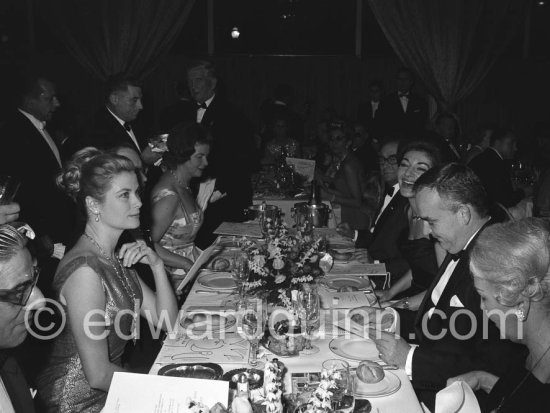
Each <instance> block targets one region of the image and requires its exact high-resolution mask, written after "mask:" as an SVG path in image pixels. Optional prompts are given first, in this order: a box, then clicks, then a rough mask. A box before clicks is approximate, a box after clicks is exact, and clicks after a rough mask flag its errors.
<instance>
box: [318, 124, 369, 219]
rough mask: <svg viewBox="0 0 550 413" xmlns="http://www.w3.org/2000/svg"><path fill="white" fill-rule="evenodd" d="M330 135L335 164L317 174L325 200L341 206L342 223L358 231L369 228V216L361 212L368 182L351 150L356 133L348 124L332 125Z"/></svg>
mask: <svg viewBox="0 0 550 413" xmlns="http://www.w3.org/2000/svg"><path fill="white" fill-rule="evenodd" d="M328 133H329V149H330V152H331V154H332V161H331V163H330V165H329V167H328V170H327V171H326V172H325V173H324V174H323V173H322V172H320V171H317V174H316V178H317V180H318V181H320V182H321V183H322V184H323V191H322V197H323V199H325V200H328V201H330V202H331V203H333V204H339V205H340V206H341V208H342V222H347V223H348V224H349V225H350V227H351V228H354V229H367V228H368V226H369V216H368V215H367V214H365V213H363V212H362V211H361V201H362V198H363V189H364V188H365V182H366V179H365V172H364V169H363V166H362V164H361V162H359V160H358V159H357V157H356V156H355V154H354V153H353V151H352V150H351V143H352V137H353V130H352V129H351V127H350V126H349V125H347V124H346V123H345V122H331V123H330V124H329V130H328Z"/></svg>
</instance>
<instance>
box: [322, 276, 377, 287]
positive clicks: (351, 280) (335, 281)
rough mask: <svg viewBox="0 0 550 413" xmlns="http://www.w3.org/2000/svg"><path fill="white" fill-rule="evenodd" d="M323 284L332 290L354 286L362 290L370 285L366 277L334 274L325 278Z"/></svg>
mask: <svg viewBox="0 0 550 413" xmlns="http://www.w3.org/2000/svg"><path fill="white" fill-rule="evenodd" d="M324 282H325V285H326V286H327V287H328V288H330V289H332V290H339V289H340V288H342V287H346V286H349V287H355V288H357V289H358V290H363V289H365V288H369V287H370V281H369V279H368V278H366V277H365V278H361V277H357V276H353V275H335V276H329V277H326V278H325V281H324Z"/></svg>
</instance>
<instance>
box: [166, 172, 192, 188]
mask: <svg viewBox="0 0 550 413" xmlns="http://www.w3.org/2000/svg"><path fill="white" fill-rule="evenodd" d="M170 173H171V174H172V177H173V178H174V180H175V181H176V183H177V184H178V186H180V187H181V188H185V189H187V190H188V191H191V188H190V187H189V185H185V184H184V183H183V182H182V181H181V179H179V178H178V176H177V175H176V173H175V172H174V170H173V169H170Z"/></svg>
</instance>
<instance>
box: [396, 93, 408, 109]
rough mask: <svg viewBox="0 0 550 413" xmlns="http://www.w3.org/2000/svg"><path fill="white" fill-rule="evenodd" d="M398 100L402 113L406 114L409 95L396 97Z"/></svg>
mask: <svg viewBox="0 0 550 413" xmlns="http://www.w3.org/2000/svg"><path fill="white" fill-rule="evenodd" d="M397 97H398V98H399V101H400V102H401V107H402V108H403V112H405V113H406V112H407V106H408V105H409V95H408V94H407V95H403V96H399V95H398V96H397Z"/></svg>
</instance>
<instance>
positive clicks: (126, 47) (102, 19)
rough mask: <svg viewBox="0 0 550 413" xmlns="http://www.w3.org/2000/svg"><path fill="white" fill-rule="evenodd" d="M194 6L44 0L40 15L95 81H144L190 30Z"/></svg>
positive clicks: (149, 0) (155, 0)
mask: <svg viewBox="0 0 550 413" xmlns="http://www.w3.org/2000/svg"><path fill="white" fill-rule="evenodd" d="M194 3H195V0H41V1H39V2H37V6H38V7H39V11H40V13H41V15H42V16H43V17H44V18H45V21H46V22H47V23H48V24H49V25H50V26H51V27H52V29H53V30H54V32H56V33H57V35H58V36H59V38H60V39H61V41H62V42H63V43H64V44H65V45H66V47H67V48H68V50H69V52H70V53H71V54H72V55H73V56H74V57H75V58H76V60H77V61H78V62H80V64H82V65H83V66H84V67H85V68H86V69H87V70H88V71H89V72H90V73H91V74H92V75H93V76H94V77H96V78H97V79H99V80H102V81H104V80H106V79H107V78H108V77H109V76H111V75H113V74H116V73H125V74H126V75H128V76H132V77H136V78H139V79H143V78H145V77H146V76H147V75H148V74H149V73H151V71H152V70H154V69H155V67H156V66H157V65H158V64H159V63H160V61H161V59H162V57H164V56H165V55H166V54H167V53H168V51H169V50H170V48H171V46H172V45H173V43H174V42H175V40H176V38H177V36H178V34H179V33H180V30H181V28H182V27H183V25H184V24H185V21H186V20H187V17H188V16H189V12H190V11H191V8H192V7H193V4H194Z"/></svg>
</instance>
